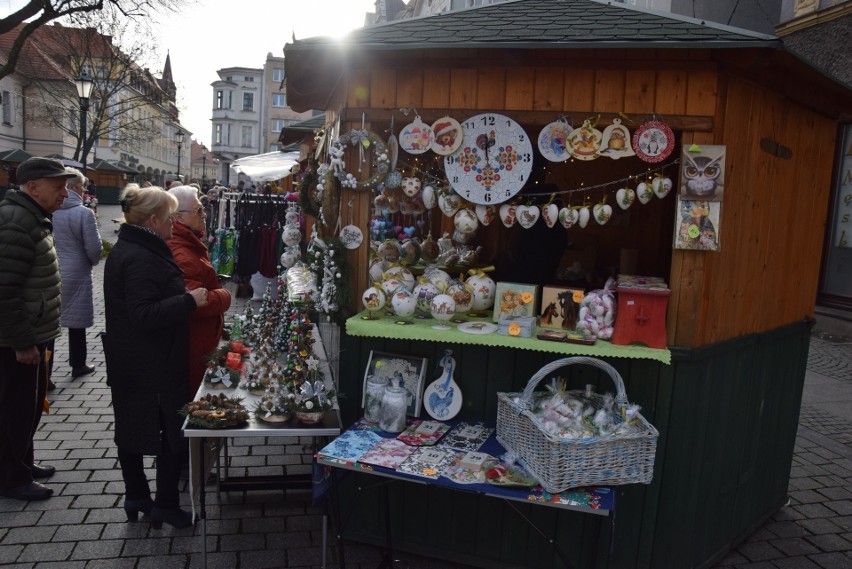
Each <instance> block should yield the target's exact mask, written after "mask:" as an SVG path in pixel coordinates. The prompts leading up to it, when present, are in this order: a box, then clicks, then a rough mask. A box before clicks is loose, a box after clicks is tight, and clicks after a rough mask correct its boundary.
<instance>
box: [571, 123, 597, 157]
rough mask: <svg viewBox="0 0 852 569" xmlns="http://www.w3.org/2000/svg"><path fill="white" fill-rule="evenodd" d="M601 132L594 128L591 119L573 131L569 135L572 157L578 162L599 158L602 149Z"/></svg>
mask: <svg viewBox="0 0 852 569" xmlns="http://www.w3.org/2000/svg"><path fill="white" fill-rule="evenodd" d="M602 136H603V135H602V134H601V131H599V130H598V129H596V128H595V127H594V126H592V123H591V121H590V120H589V119H586V120H584V121H583V126H581V127H580V128H576V129H574V130H573V131H571V134H570V135H568V145H569V147H570V149H571V156H573V157H574V158H576V159H577V160H584V161H585V160H594V159H595V158H597V157H598V156H599V154H598V150H600V148H601V138H602Z"/></svg>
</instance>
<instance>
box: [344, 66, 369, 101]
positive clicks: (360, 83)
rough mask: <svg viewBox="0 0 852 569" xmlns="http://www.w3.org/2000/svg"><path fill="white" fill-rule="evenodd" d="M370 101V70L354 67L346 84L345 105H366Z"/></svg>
mask: <svg viewBox="0 0 852 569" xmlns="http://www.w3.org/2000/svg"><path fill="white" fill-rule="evenodd" d="M369 103H370V70H369V69H355V70H353V71H352V72H350V73H349V81H348V82H347V85H346V106H347V107H357V108H362V107H367V106H369Z"/></svg>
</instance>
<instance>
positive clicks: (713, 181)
mask: <svg viewBox="0 0 852 569" xmlns="http://www.w3.org/2000/svg"><path fill="white" fill-rule="evenodd" d="M726 148H727V147H726V146H725V145H724V144H702V145H701V146H698V145H697V144H692V145H689V144H684V145H683V151H682V152H681V155H680V156H681V175H680V197H681V199H684V200H701V201H717V202H720V201H723V200H724V197H725V152H726Z"/></svg>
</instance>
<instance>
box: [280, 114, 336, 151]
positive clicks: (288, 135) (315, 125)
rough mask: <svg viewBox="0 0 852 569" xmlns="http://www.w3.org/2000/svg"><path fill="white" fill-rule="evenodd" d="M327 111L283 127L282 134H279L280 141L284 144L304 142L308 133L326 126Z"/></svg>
mask: <svg viewBox="0 0 852 569" xmlns="http://www.w3.org/2000/svg"><path fill="white" fill-rule="evenodd" d="M325 121H326V119H325V113H320V114H318V115H314V116H312V117H311V118H309V119H306V120H303V121H299V122H296V123H293V124H291V125H288V126H285V127H284V128H282V129H281V134H279V135H278V143H279V144H284V145H292V144H294V143H296V146H297V148H298V143H300V142H302V140H304V138H305V137H306V136H308V135H311V134H313V133H314V132H315V131H316V130H318V129H321V128H322V127H323V126H325Z"/></svg>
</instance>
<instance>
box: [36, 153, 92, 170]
mask: <svg viewBox="0 0 852 569" xmlns="http://www.w3.org/2000/svg"><path fill="white" fill-rule="evenodd" d="M45 158H56V159H57V160H59V161H60V162H62V163H63V164H64V165H65V166H71V167H72V168H82V167H83V163H82V162H77V161H76V160H73V159H71V158H65V157H64V156H63V155H61V154H48V155H47V156H45Z"/></svg>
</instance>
